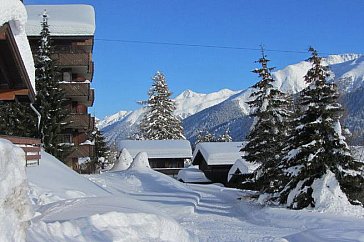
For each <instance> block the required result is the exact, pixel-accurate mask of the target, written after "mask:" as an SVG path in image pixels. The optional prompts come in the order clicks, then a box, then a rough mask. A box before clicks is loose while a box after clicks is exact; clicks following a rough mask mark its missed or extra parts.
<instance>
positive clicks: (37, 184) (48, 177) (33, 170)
mask: <svg viewBox="0 0 364 242" xmlns="http://www.w3.org/2000/svg"><path fill="white" fill-rule="evenodd" d="M41 156H42V158H41V160H40V162H39V166H30V167H27V169H26V172H27V175H28V180H29V185H30V197H31V200H32V202H33V203H34V204H37V205H44V204H48V203H52V202H56V201H60V200H64V199H70V198H79V197H94V196H105V195H108V194H109V193H108V192H106V191H105V190H104V189H102V188H101V187H99V186H97V185H95V184H94V183H93V182H91V181H89V180H88V179H87V178H85V177H83V176H81V175H80V174H78V173H77V172H75V171H73V170H72V169H71V168H69V167H68V166H66V165H65V164H63V163H62V162H61V161H60V160H58V159H57V158H55V157H54V156H52V155H50V154H48V153H46V152H44V151H42V152H41Z"/></svg>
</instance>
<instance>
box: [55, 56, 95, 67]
mask: <svg viewBox="0 0 364 242" xmlns="http://www.w3.org/2000/svg"><path fill="white" fill-rule="evenodd" d="M52 57H53V58H54V59H55V60H56V61H57V64H58V65H59V66H69V67H73V66H86V67H88V68H89V66H90V65H92V59H91V54H90V53H55V54H53V55H52Z"/></svg>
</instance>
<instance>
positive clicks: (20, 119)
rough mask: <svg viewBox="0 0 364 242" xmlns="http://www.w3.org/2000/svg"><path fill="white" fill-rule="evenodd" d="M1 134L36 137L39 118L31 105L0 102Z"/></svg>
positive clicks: (16, 102)
mask: <svg viewBox="0 0 364 242" xmlns="http://www.w3.org/2000/svg"><path fill="white" fill-rule="evenodd" d="M0 134H3V135H15V136H23V137H36V136H37V135H38V134H37V117H36V114H35V113H34V111H33V110H32V109H31V108H30V106H29V103H21V102H18V101H17V100H15V101H14V102H13V101H11V102H9V101H2V102H0Z"/></svg>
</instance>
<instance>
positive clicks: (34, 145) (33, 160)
mask: <svg viewBox="0 0 364 242" xmlns="http://www.w3.org/2000/svg"><path fill="white" fill-rule="evenodd" d="M0 138H2V139H7V140H9V141H10V142H12V143H13V144H15V145H17V146H19V147H20V148H22V149H23V150H24V152H25V160H26V162H25V166H28V165H32V164H37V165H39V160H40V158H41V155H40V149H41V141H40V139H35V138H28V137H18V136H7V135H0Z"/></svg>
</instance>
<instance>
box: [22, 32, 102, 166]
mask: <svg viewBox="0 0 364 242" xmlns="http://www.w3.org/2000/svg"><path fill="white" fill-rule="evenodd" d="M39 38H40V37H39V36H28V39H29V42H30V45H31V48H32V49H33V53H36V52H35V51H36V48H37V46H38V41H39ZM51 41H52V46H53V54H52V57H53V60H55V62H56V65H57V67H58V70H59V71H60V74H59V79H60V86H61V88H62V89H63V91H64V92H65V94H66V99H67V101H66V102H67V105H66V108H67V109H68V110H69V117H68V118H67V120H66V122H67V127H66V129H65V130H64V132H63V134H62V135H60V137H59V140H60V142H63V143H70V144H73V149H72V151H71V152H68V154H67V156H66V158H65V163H66V164H68V165H69V166H70V167H72V168H73V169H74V170H77V171H78V170H79V165H78V159H79V158H83V157H90V158H91V159H94V158H95V149H94V145H93V144H91V143H90V142H88V143H87V144H85V141H87V140H90V135H91V133H92V131H93V130H94V129H95V118H94V117H92V116H91V114H89V113H88V108H89V107H91V106H92V105H93V103H94V98H95V93H94V89H92V88H91V81H92V78H93V70H94V63H93V60H92V50H93V42H94V41H93V36H51Z"/></svg>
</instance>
